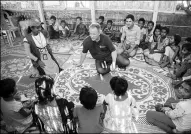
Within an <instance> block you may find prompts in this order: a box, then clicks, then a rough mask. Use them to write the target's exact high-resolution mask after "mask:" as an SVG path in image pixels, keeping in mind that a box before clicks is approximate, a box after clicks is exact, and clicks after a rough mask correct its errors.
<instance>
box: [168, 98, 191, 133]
mask: <svg viewBox="0 0 191 134" xmlns="http://www.w3.org/2000/svg"><path fill="white" fill-rule="evenodd" d="M190 106H191V100H190V99H188V100H186V101H180V102H178V103H177V104H176V107H175V109H174V110H170V109H169V110H168V111H166V112H165V114H166V115H168V116H169V117H170V118H171V119H172V121H173V123H174V124H175V125H176V129H177V130H178V131H180V132H182V131H187V130H190V129H191V108H190Z"/></svg>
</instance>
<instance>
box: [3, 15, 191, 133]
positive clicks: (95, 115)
mask: <svg viewBox="0 0 191 134" xmlns="http://www.w3.org/2000/svg"><path fill="white" fill-rule="evenodd" d="M56 20H57V19H56V17H55V16H51V17H50V24H49V26H48V30H47V31H46V30H45V29H43V27H42V25H43V23H41V22H39V21H37V20H32V21H31V22H30V24H29V28H28V35H27V36H26V37H25V38H24V40H23V42H24V46H25V49H26V53H27V55H28V56H29V57H30V58H31V61H32V63H33V66H34V68H36V70H37V71H38V76H31V77H37V79H36V81H35V91H36V95H37V98H36V100H35V101H30V102H27V104H26V102H25V103H22V102H21V100H20V98H19V97H18V95H17V90H16V89H17V86H16V82H15V81H14V80H13V79H10V78H7V79H4V80H1V81H0V86H1V115H2V118H3V120H5V122H6V123H7V124H8V125H9V126H11V127H12V128H14V130H15V131H17V132H19V133H23V132H26V131H30V132H32V131H33V129H32V130H31V127H32V126H37V127H38V128H36V129H35V131H44V132H47V133H58V132H59V133H60V132H66V133H77V132H78V133H101V132H103V131H104V128H107V129H108V130H111V131H112V130H113V127H114V128H115V127H119V126H121V128H122V127H123V126H124V124H128V123H129V122H131V120H129V118H132V117H134V118H135V120H138V116H139V110H138V108H137V105H136V100H135V99H134V98H133V97H132V96H131V94H130V93H129V92H130V91H128V81H127V80H126V79H124V78H122V77H113V78H112V79H111V80H110V87H111V93H109V94H108V95H106V97H105V100H104V101H103V103H102V104H98V103H97V100H98V94H97V92H96V91H95V90H94V89H93V88H92V87H88V86H85V87H83V88H82V89H81V90H80V94H79V100H80V102H81V104H82V105H81V106H75V105H74V103H73V102H69V101H68V100H66V99H63V98H59V97H58V96H57V95H55V94H54V92H53V91H52V88H53V85H54V80H53V78H52V77H50V76H48V75H51V74H54V73H57V74H58V73H59V72H60V71H62V68H61V67H60V66H59V64H58V62H57V61H56V59H55V58H54V55H53V54H52V50H51V48H50V45H49V39H58V38H69V37H73V38H74V39H83V43H82V46H83V50H82V53H81V56H80V60H79V62H77V63H75V64H76V66H78V67H80V66H82V64H83V62H84V60H85V58H86V55H87V52H88V51H89V52H90V54H91V55H92V57H93V58H94V59H95V66H96V70H97V72H98V74H101V75H105V74H107V73H109V72H110V71H115V69H116V67H117V66H118V67H119V68H123V69H126V67H127V66H129V65H130V60H129V58H130V57H134V56H135V55H136V54H137V51H138V49H139V50H141V51H142V53H143V55H144V57H145V59H151V60H153V61H155V62H157V63H158V65H159V66H160V67H161V68H164V67H167V68H170V69H172V71H171V73H170V74H169V75H168V77H171V78H172V80H173V81H172V85H173V88H174V90H175V91H176V95H177V99H173V98H169V99H168V100H167V102H166V103H165V104H164V105H161V104H160V105H159V104H157V105H156V106H155V109H156V111H150V110H149V111H148V112H147V113H146V119H147V121H148V122H150V123H152V124H154V125H156V126H158V127H160V128H161V129H163V130H165V131H166V132H168V133H177V132H185V131H190V130H191V109H190V108H189V106H190V105H191V100H190V98H191V37H187V38H186V39H185V41H182V40H181V37H180V35H178V34H174V35H173V36H171V37H169V36H168V34H169V28H167V27H165V26H161V25H156V26H155V24H154V22H153V21H148V23H147V26H146V27H145V23H146V22H145V19H144V18H140V19H139V20H138V25H136V24H135V18H134V16H133V15H131V14H129V15H127V16H126V18H125V19H124V24H125V25H124V26H123V27H122V28H121V29H120V34H117V36H118V35H119V38H120V42H121V43H120V45H118V46H115V45H113V43H112V40H115V39H116V33H115V31H114V30H113V22H112V20H108V21H107V24H105V23H104V16H100V17H99V21H98V23H92V24H91V25H90V26H89V28H87V27H86V25H84V24H83V23H82V18H81V17H77V18H76V26H75V29H74V32H72V31H71V30H70V29H69V27H68V25H67V22H66V21H65V20H61V22H60V24H59V23H58V21H56ZM88 29H89V30H88ZM106 113H107V114H106ZM119 122H123V123H124V124H122V123H119Z"/></svg>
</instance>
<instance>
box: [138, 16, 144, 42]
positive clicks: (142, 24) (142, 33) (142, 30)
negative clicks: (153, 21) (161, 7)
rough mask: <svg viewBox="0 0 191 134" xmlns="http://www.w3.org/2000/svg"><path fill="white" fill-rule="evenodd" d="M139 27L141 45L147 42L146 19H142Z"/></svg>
mask: <svg viewBox="0 0 191 134" xmlns="http://www.w3.org/2000/svg"><path fill="white" fill-rule="evenodd" d="M138 26H139V27H140V32H141V33H140V36H141V37H140V44H141V43H142V42H144V41H145V38H146V29H145V28H144V26H145V19H144V18H140V19H139V21H138Z"/></svg>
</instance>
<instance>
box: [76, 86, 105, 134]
mask: <svg viewBox="0 0 191 134" xmlns="http://www.w3.org/2000/svg"><path fill="white" fill-rule="evenodd" d="M97 99H98V95H97V92H96V91H95V90H94V89H93V88H91V87H87V86H85V87H83V88H82V89H81V91H80V97H79V100H80V103H81V104H82V105H83V106H76V107H75V108H74V113H73V115H74V118H75V119H76V120H78V121H77V122H78V133H101V132H102V131H103V121H102V120H103V119H102V118H101V117H102V115H103V113H104V110H103V106H102V105H101V104H100V105H96V103H97Z"/></svg>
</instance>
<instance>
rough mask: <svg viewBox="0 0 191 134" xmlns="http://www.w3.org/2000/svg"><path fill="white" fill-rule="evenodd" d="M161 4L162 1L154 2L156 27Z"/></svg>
mask: <svg viewBox="0 0 191 134" xmlns="http://www.w3.org/2000/svg"><path fill="white" fill-rule="evenodd" d="M159 2H160V1H154V10H153V22H154V24H155V25H154V27H155V26H156V22H157V17H158V12H159Z"/></svg>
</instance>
